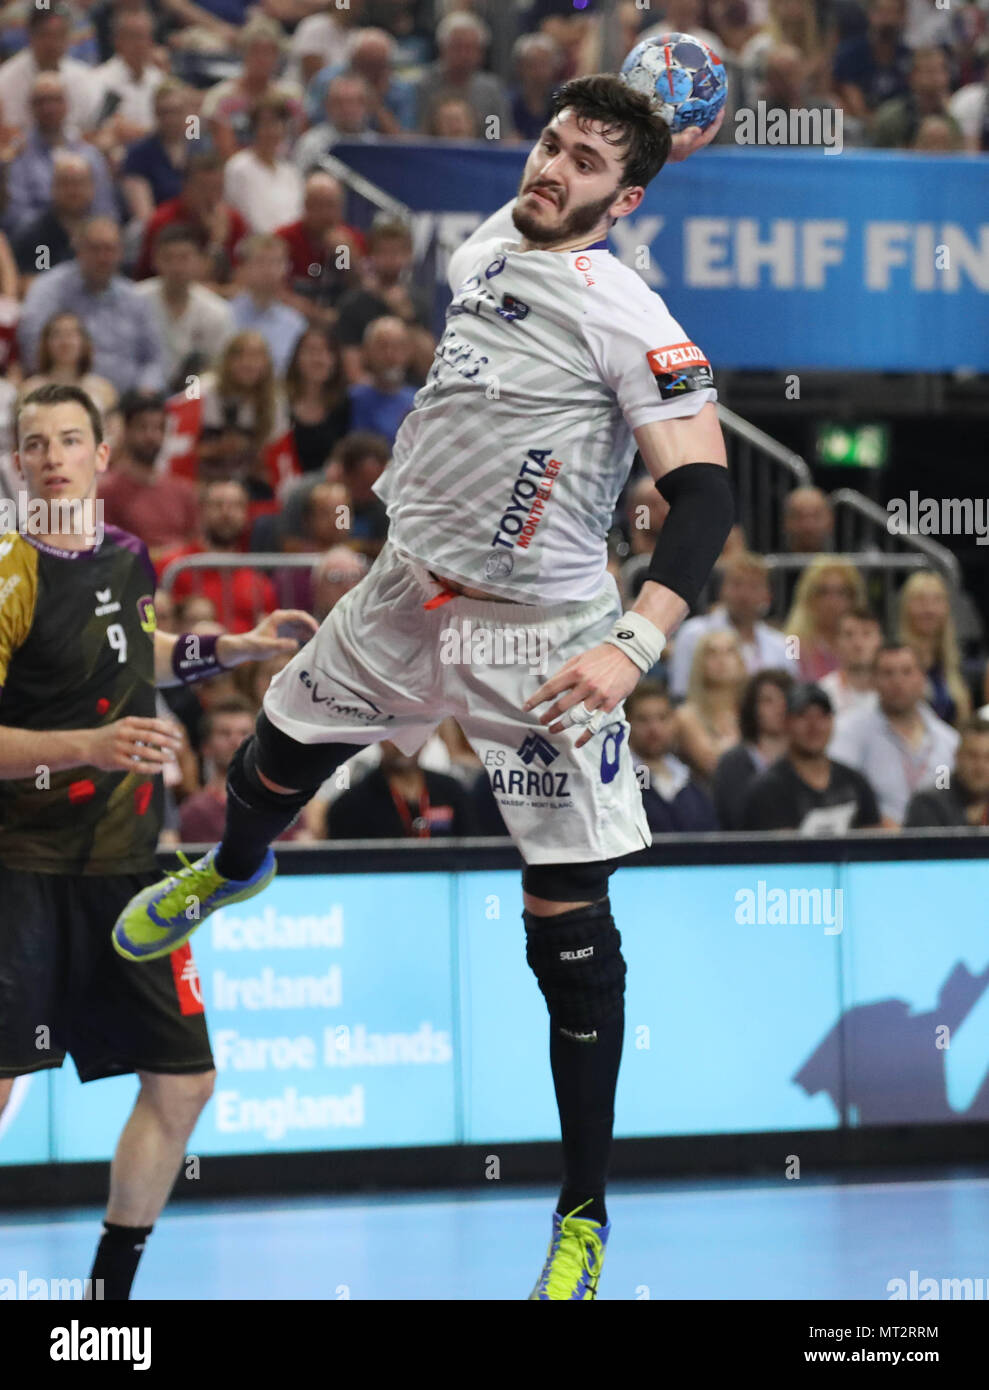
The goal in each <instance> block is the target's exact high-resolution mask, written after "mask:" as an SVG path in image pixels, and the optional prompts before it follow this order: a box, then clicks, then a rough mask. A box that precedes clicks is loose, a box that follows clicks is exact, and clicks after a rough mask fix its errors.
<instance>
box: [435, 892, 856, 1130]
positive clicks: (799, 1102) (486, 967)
mask: <svg viewBox="0 0 989 1390" xmlns="http://www.w3.org/2000/svg"><path fill="white" fill-rule="evenodd" d="M835 887H836V870H835V866H834V865H831V864H808V865H785V866H780V865H775V866H767V867H760V866H745V867H740V866H736V865H731V866H722V867H717V868H714V867H712V868H703V869H694V868H670V869H652V868H649V869H635V870H634V871H631V870H630V871H627V872H625V873H618V874H616V875H615V876H614V878H613V879H612V881H611V901H612V904H613V908H614V915H615V921H616V923H617V924H618V927H619V930H620V932H621V936H622V950H623V953H624V956H625V959H626V961H627V963H628V979H627V990H626V1009H625V1019H626V1026H625V1050H624V1058H623V1062H622V1071H621V1075H620V1077H619V1081H618V1096H617V1100H616V1115H615V1133H616V1135H617V1136H619V1137H630V1136H633V1135H647V1134H648V1135H657V1134H716V1133H722V1132H728V1133H743V1132H746V1131H750V1132H758V1131H764V1130H786V1129H817V1128H830V1127H833V1126H834V1125H835V1123H836V1119H835V1114H834V1110H833V1107H832V1106H831V1105H830V1104H829V1103H828V1102H827V1101H826V1099H825V1098H823V1097H814V1096H808V1095H807V1093H806V1092H805V1091H804V1090H802V1089H801V1088H800V1087H799V1086H798V1085H796V1084H795V1082H794V1080H793V1074H794V1072H795V1070H796V1068H797V1066H798V1065H799V1063H800V1062H801V1061H802V1059H803V1058H804V1057H805V1055H806V1053H807V1051H808V1050H809V1049H811V1048H813V1046H814V1045H815V1043H816V1041H817V1039H818V1038H819V1037H820V1036H821V1034H822V1033H823V1032H826V1031H827V1030H828V1029H829V1028H830V1027H831V1025H832V1024H833V1022H834V1020H835V1018H836V1017H837V1016H838V1014H839V1012H840V993H839V978H840V976H839V950H840V939H841V930H842V926H843V923H842V921H841V919H840V917H837V918H836V914H835V911H834V889H835ZM521 911H522V898H521V889H520V885H519V881H518V875H516V874H510V873H504V874H463V875H461V882H460V895H459V916H460V923H461V981H462V988H463V994H462V1001H463V1011H464V1026H463V1029H462V1032H463V1037H464V1051H463V1075H464V1086H465V1096H466V1099H465V1112H464V1113H465V1133H464V1139H465V1140H466V1141H467V1142H469V1143H483V1142H486V1141H488V1140H492V1141H494V1140H502V1141H521V1140H534V1139H555V1138H557V1137H558V1135H559V1121H558V1119H557V1113H556V1105H555V1100H554V1096H553V1085H552V1079H551V1076H550V1069H549V1062H548V1056H547V1040H548V1036H549V1030H548V1022H547V1015H546V1006H545V1004H544V1003H543V1000H542V996H541V994H540V993H539V990H538V987H537V986H536V983H535V980H534V977H533V976H532V973H531V971H530V970H529V969H528V967H527V965H526V963H525V933H524V929H523V926H522V923H521V920H520V918H521Z"/></svg>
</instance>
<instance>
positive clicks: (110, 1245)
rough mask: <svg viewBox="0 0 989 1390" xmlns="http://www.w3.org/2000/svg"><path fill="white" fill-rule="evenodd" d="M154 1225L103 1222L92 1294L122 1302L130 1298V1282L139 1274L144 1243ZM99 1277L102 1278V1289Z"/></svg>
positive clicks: (94, 1262)
mask: <svg viewBox="0 0 989 1390" xmlns="http://www.w3.org/2000/svg"><path fill="white" fill-rule="evenodd" d="M153 1229H154V1228H153V1227H152V1226H115V1225H114V1224H113V1223H112V1222H111V1221H104V1222H103V1237H102V1239H101V1240H100V1243H99V1245H98V1246H97V1248H96V1258H95V1260H94V1261H93V1272H92V1274H91V1275H90V1276H89V1277H90V1280H91V1281H92V1282H91V1285H90V1293H89V1297H90V1298H91V1299H96V1298H100V1297H102V1298H105V1299H115V1300H117V1301H122V1300H126V1299H129V1298H130V1290H131V1285H132V1284H133V1282H134V1275H135V1274H136V1273H137V1262H138V1260H139V1259H140V1258H141V1252H142V1250H143V1249H144V1243H145V1241H146V1240H147V1238H148V1236H149V1235H150V1234H151V1232H152V1230H153ZM97 1280H102V1281H103V1288H102V1290H101V1289H100V1286H99V1284H98V1283H97Z"/></svg>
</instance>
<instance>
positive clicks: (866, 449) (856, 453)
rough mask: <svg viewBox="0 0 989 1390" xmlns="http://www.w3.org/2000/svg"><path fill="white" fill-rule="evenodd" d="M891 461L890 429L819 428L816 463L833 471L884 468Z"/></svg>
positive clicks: (831, 425) (863, 426)
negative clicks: (888, 460) (835, 469)
mask: <svg viewBox="0 0 989 1390" xmlns="http://www.w3.org/2000/svg"><path fill="white" fill-rule="evenodd" d="M888 457H889V426H888V425H838V424H834V423H832V422H830V421H828V422H827V423H825V424H823V425H818V427H817V461H818V463H822V464H827V465H828V466H829V467H831V468H885V466H886V460H887V459H888Z"/></svg>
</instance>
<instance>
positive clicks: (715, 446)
mask: <svg viewBox="0 0 989 1390" xmlns="http://www.w3.org/2000/svg"><path fill="white" fill-rule="evenodd" d="M635 442H636V444H638V446H639V452H640V454H641V455H642V460H643V462H644V463H645V465H646V468H647V469H648V471H649V474H650V476H651V477H652V478H653V480H654V481H655V483H656V488H657V490H658V491H659V492H660V493H661V494H662V496H663V497H664V498H665V499H666V501H667V502H668V503H669V504H670V512H669V516H668V517H667V518H666V521H665V522H664V523H663V527H662V530H661V531H660V533H659V539H658V541H657V542H656V549H655V551H654V552H653V557H652V561H651V563H650V565H649V569H648V571H647V573H646V579H645V583H644V584H643V586H642V589H641V591H640V593H639V597H638V600H637V601H636V603H635V605H634V607H633V608H632V610H631V611H632V612H633V613H640V614H642V616H643V617H644V618H646V619H648V621H649V622H651V623H653V624H654V625H655V626H656V627H658V628H659V629H660V630H661V631H662V632H663V633H664V634H665V636H666V637H670V636H672V634H673V632H674V630H675V629H676V628H677V627H678V626H679V625H680V623H681V622H683V620H684V618H685V617H686V616H687V613H688V611H689V609H690V607H691V605H692V604H693V603H695V602H696V600H697V596H698V595H699V594H700V591H701V590H702V589H703V587H704V585H705V584H706V583H707V579H708V576H709V575H710V573H711V570H712V569H713V567H714V563H715V561H716V560H717V558H718V556H719V555H720V554H721V550H722V547H723V546H724V543H725V540H726V539H727V536H728V532H729V531H730V530H731V526H732V522H733V521H734V502H733V500H732V495H731V488H730V487H729V484H728V473H727V457H726V455H725V441H724V436H723V435H722V433H721V425H720V423H719V421H718V412H717V407H716V406H714V405H713V404H711V403H710V402H709V403H708V404H707V405H705V406H702V407H701V409H700V411H699V412H698V413H697V414H696V415H690V416H686V417H681V418H679V419H674V420H662V421H655V422H653V423H652V424H649V425H642V426H641V427H640V428H639V429H637V430H636V431H635Z"/></svg>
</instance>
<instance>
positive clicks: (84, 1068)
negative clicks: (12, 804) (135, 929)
mask: <svg viewBox="0 0 989 1390" xmlns="http://www.w3.org/2000/svg"><path fill="white" fill-rule="evenodd" d="M159 878H160V874H158V873H157V872H152V873H143V874H120V875H114V876H112V877H110V876H107V877H98V878H97V877H83V876H82V875H79V876H75V875H62V874H38V873H27V872H24V871H23V870H20V869H8V868H6V867H4V866H3V865H2V864H0V1077H9V1076H21V1075H23V1074H24V1073H25V1072H32V1071H41V1070H43V1069H44V1068H46V1067H60V1066H61V1065H62V1063H63V1062H64V1060H65V1054H66V1053H68V1054H69V1055H70V1056H71V1058H72V1060H73V1062H74V1063H75V1067H76V1071H77V1072H78V1073H79V1080H80V1081H97V1080H99V1079H100V1078H101V1077H104V1076H122V1075H124V1074H126V1073H127V1072H133V1071H149V1072H171V1073H178V1072H203V1071H211V1070H212V1069H213V1055H212V1052H211V1050H210V1043H209V1034H208V1033H207V1031H206V1019H205V1016H204V1009H203V999H202V988H201V986H200V983H199V974H198V971H197V970H196V966H195V962H194V961H193V959H192V952H191V950H190V948H189V946H188V944H186V945H185V946H182V947H180V949H179V950H177V951H173V953H172V954H171V955H170V956H166V957H165V958H164V959H163V960H155V961H147V962H142V963H141V964H135V963H133V962H131V961H126V960H124V959H123V958H122V957H121V956H118V955H117V953H116V951H115V950H114V949H113V946H112V944H111V941H110V932H111V929H112V927H113V924H114V922H115V921H116V919H117V917H118V915H119V913H120V912H121V910H122V909H123V908H124V907H125V906H126V904H127V902H128V901H129V900H130V899H131V898H132V897H133V896H134V894H135V893H139V892H140V891H141V889H142V888H146V887H147V886H148V885H149V884H151V883H154V882H156V881H157V880H158V879H159Z"/></svg>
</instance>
